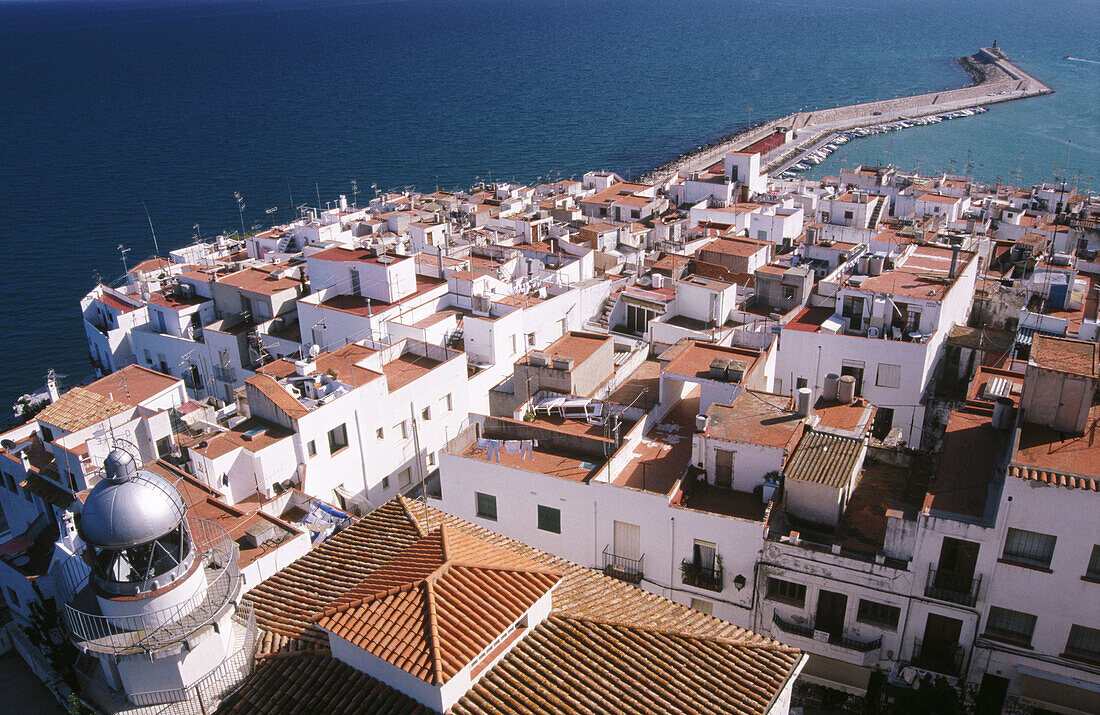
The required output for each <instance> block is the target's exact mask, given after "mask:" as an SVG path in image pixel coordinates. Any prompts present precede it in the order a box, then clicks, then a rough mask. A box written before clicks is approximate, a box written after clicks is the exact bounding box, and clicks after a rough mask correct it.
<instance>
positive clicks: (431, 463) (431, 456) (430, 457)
mask: <svg viewBox="0 0 1100 715" xmlns="http://www.w3.org/2000/svg"><path fill="white" fill-rule="evenodd" d="M428 466H429V467H434V466H435V452H428Z"/></svg>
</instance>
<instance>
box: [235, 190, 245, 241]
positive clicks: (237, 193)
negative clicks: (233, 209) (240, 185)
mask: <svg viewBox="0 0 1100 715" xmlns="http://www.w3.org/2000/svg"><path fill="white" fill-rule="evenodd" d="M233 198H235V199H237V213H239V214H240V216H241V234H242V235H243V234H244V197H243V196H241V192H240V191H234V192H233Z"/></svg>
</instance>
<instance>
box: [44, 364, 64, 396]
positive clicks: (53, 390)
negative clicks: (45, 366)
mask: <svg viewBox="0 0 1100 715" xmlns="http://www.w3.org/2000/svg"><path fill="white" fill-rule="evenodd" d="M46 392H47V394H49V396H50V403H51V404H52V403H54V402H57V401H58V400H59V399H60V398H61V393H60V392H58V390H57V373H55V372H54V371H53V370H52V369H51V370H50V371H49V372H47V373H46Z"/></svg>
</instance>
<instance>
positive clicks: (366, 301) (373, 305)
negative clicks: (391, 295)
mask: <svg viewBox="0 0 1100 715" xmlns="http://www.w3.org/2000/svg"><path fill="white" fill-rule="evenodd" d="M445 285H447V281H446V280H445V279H439V278H427V277H425V276H422V275H417V276H416V290H415V291H413V292H412V293H410V294H409V295H407V296H405V297H404V298H398V299H397V300H395V301H392V302H387V301H384V300H373V299H371V298H364V297H363V296H359V295H334V296H333V297H331V298H329V299H328V300H324V301H321V303H320V305H321V306H322V307H324V308H331V309H333V310H339V311H342V312H344V313H351V314H352V315H358V316H360V317H364V318H366V317H370V316H372V315H374V314H375V313H377V312H379V311H384V310H386V309H388V308H392V307H393V306H395V305H400V304H402V303H404V302H405V301H408V300H412V299H413V298H416V297H417V296H420V295H423V294H424V293H427V292H428V291H430V290H432V289H433V288H438V287H439V286H445Z"/></svg>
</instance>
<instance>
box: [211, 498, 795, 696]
mask: <svg viewBox="0 0 1100 715" xmlns="http://www.w3.org/2000/svg"><path fill="white" fill-rule="evenodd" d="M423 523H429V524H431V526H432V529H433V533H439V532H438V529H439V527H440V526H442V525H444V524H446V525H447V529H446V532H447V535H448V539H450V540H451V543H450V544H449V549H450V550H451V551H450V552H448V551H446V549H445V548H444V546H443V544H442V537H440V540H439V541H438V542H435V541H433V540H432V539H425V538H423V537H424V535H425V532H426V529H425V528H424V527H423V526H422V524H423ZM417 542H419V543H418V544H417ZM413 544H417V550H416V551H413V550H410V549H409V547H410V546H412V545H413ZM467 549H472V550H474V551H476V552H477V553H478V554H480V556H481V557H482V558H489V559H517V560H518V561H519V562H520V563H531V564H534V565H535V573H539V572H545V571H558V572H560V573H562V574H563V575H562V579H561V582H560V583H559V584H558V586H557V587H556V588H555V589H554V592H553V611H552V613H551V616H550V617H549V618H548V619H546V620H545V621H543V622H542V623H541V624H540V625H539V626H538V627H536V628H535V629H533V630H532V631H531V632H530V633H528V634H527V635H526V636H525V637H524V638H523V640H522V641H521V642H520V643H518V644H517V645H516V647H515V648H513V649H512V650H511V651H510V652H509V653H508V654H507V655H506V656H505V657H504V658H503V659H502V660H501V661H500V662H498V663H497V664H496V665H494V666H493V667H492V669H491V670H490V671H489V672H488V673H487V674H486V675H485V676H484V677H483V678H482V679H481V680H480V681H479V682H478V684H477V685H476V686H475V687H474V688H473V689H472V690H471V691H470V692H469V693H467V695H466V696H465V697H464V698H463V699H461V700H460V701H459V702H458V703H457V704H456V705H455V706H454V708H453V712H456V713H490V712H495V713H506V712H518V711H523V712H539V713H559V712H562V711H568V710H573V711H576V712H607V711H622V710H634V711H664V712H668V711H681V712H729V713H754V712H763V711H764V710H766V708H767V706H768V705H769V704H770V702H771V699H772V698H773V697H775V696H776V695H777V694H778V692H779V691H780V689H781V688H782V687H783V684H784V683H785V682H786V680H787V679H788V678H789V677H790V674H791V673H792V672H793V670H794V668H795V667H796V666H797V664H798V662H799V660H800V659H801V658H802V654H801V652H800V651H798V650H797V649H793V648H788V647H786V646H782V645H779V644H777V643H776V642H775V641H772V640H770V639H768V638H765V637H763V636H760V635H757V634H754V633H751V632H749V631H746V630H744V629H742V628H739V627H737V626H734V625H733V624H731V623H728V622H725V621H722V620H719V619H716V618H713V617H711V616H708V615H706V614H703V613H700V612H698V611H694V610H692V609H690V608H687V607H686V606H682V605H680V604H677V603H674V602H672V601H669V600H668V599H665V598H662V597H661V596H658V595H656V594H652V593H648V592H646V591H643V590H641V589H639V588H636V587H634V586H631V585H629V584H627V583H624V582H622V581H618V580H615V579H612V578H609V577H607V576H604V575H603V574H601V573H599V572H597V571H594V570H592V569H588V568H585V567H583V566H580V565H578V564H573V563H571V562H568V561H565V560H564V559H561V558H558V557H556V556H553V555H551V554H547V553H545V552H542V551H538V550H537V549H534V548H532V547H530V546H527V545H526V544H522V543H520V542H516V541H513V540H511V539H508V538H507V537H504V536H501V535H499V534H495V533H493V532H490V531H488V530H486V529H483V528H481V527H478V526H475V525H473V524H470V523H469V522H466V521H463V520H461V519H458V518H456V517H453V516H451V515H449V514H445V513H443V512H440V511H438V510H436V509H433V508H430V507H425V506H423V505H421V504H418V503H416V502H411V501H409V500H406V499H403V498H400V497H399V498H396V499H394V500H392V501H390V502H387V503H386V504H384V505H382V506H381V507H379V508H378V509H376V510H375V511H374V512H372V513H371V514H370V515H369V516H367V517H365V518H363V519H361V520H360V521H358V522H357V523H355V524H354V525H353V526H351V527H349V528H348V529H346V530H345V531H343V532H341V533H339V534H337V535H335V536H333V537H331V538H330V539H329V540H328V541H326V542H325V543H324V544H322V545H321V546H320V547H318V548H317V549H314V550H313V551H312V552H310V553H309V554H307V555H305V556H303V557H302V558H301V559H299V560H297V561H296V562H294V563H293V564H291V565H290V566H288V567H287V568H285V569H283V570H282V571H280V572H279V573H277V574H276V575H275V576H273V577H271V578H269V579H268V580H266V581H264V582H263V583H262V584H260V585H259V586H257V587H256V588H255V589H253V590H252V591H251V592H249V593H248V595H247V596H246V599H248V600H250V601H251V602H252V603H253V605H254V606H255V608H256V614H257V621H258V623H259V624H260V626H261V628H262V629H263V631H264V632H265V633H264V635H263V637H262V638H261V643H262V645H263V647H264V648H266V649H268V650H269V651H270V650H273V649H279V650H281V651H288V652H287V653H279V654H277V655H275V656H267V657H264V658H261V659H260V661H259V664H258V665H257V668H256V670H255V672H254V673H253V674H252V675H250V676H249V677H248V678H247V679H246V681H245V682H244V683H243V684H242V686H241V687H240V688H239V689H238V690H237V691H236V692H235V693H234V694H233V695H232V696H231V697H230V698H229V699H227V700H226V701H225V702H224V703H223V704H222V707H221V709H220V712H249V713H253V712H260V713H287V712H289V713H296V712H302V713H312V712H397V713H406V712H427V711H426V710H424V709H423V708H421V707H420V706H418V705H417V704H416V703H413V702H412V701H410V700H408V699H407V698H405V697H404V696H402V695H399V694H397V693H396V692H394V691H393V690H391V689H390V688H389V687H387V686H386V685H384V684H383V683H380V682H379V681H377V680H375V679H373V678H371V677H369V676H367V675H364V674H362V673H359V672H357V671H355V670H353V669H352V668H350V667H349V666H347V665H345V664H343V663H341V662H339V661H337V660H335V659H333V658H332V657H331V656H330V655H329V653H328V651H327V650H324V649H320V650H313V651H310V650H305V651H304V652H300V653H289V651H293V650H295V649H308V648H309V647H310V646H311V645H312V646H314V647H316V646H319V645H322V644H323V643H324V638H325V636H324V634H323V632H321V631H320V630H318V629H317V628H316V627H314V626H312V625H311V624H310V622H309V621H308V619H307V615H308V614H310V613H316V612H317V611H320V610H322V609H324V608H325V607H326V606H331V605H332V604H334V603H336V602H337V601H338V600H339V599H340V598H341V597H342V596H344V595H345V594H346V593H348V592H349V591H351V590H352V589H353V588H355V587H356V586H357V585H359V584H362V583H364V582H366V581H367V580H368V577H371V578H373V579H374V583H376V584H377V585H378V586H379V587H381V586H383V585H386V584H387V583H391V582H393V581H395V580H398V579H400V578H401V577H400V575H398V574H396V573H395V572H394V570H393V569H387V565H388V564H391V563H392V562H393V561H394V560H395V558H396V557H397V556H398V555H399V554H401V553H402V552H406V556H408V557H410V558H409V561H408V562H407V564H406V565H407V566H408V567H410V569H411V570H410V571H409V572H408V573H414V574H423V573H424V572H425V569H428V568H429V567H430V566H431V564H432V563H433V559H437V558H438V557H439V556H440V555H441V552H446V553H451V552H453V557H452V558H453V559H455V560H461V559H466V558H468V557H467V555H466V550H467ZM413 556H415V559H414V558H412V557H413ZM451 570H452V571H456V572H458V573H456V574H455V576H456V579H455V581H454V585H453V586H451V585H447V587H446V588H444V589H441V591H440V593H438V594H436V596H437V597H438V598H443V599H454V598H456V596H455V594H457V593H458V592H459V590H460V589H461V588H465V587H467V586H469V587H473V586H474V583H473V581H472V579H473V576H472V575H471V574H470V571H471V569H469V568H467V567H464V566H461V565H460V566H457V567H456V566H455V565H454V564H452V566H451ZM504 572H505V573H510V574H515V573H528V572H525V571H511V570H508V569H505V570H504ZM405 578H409V576H406V577H405ZM448 588H455V589H456V590H454V591H449V590H447V589H448ZM391 590H392V591H393V592H394V594H395V595H396V594H397V593H399V592H400V591H399V590H398V588H396V587H394V588H393V589H391ZM403 593H408V591H405V592H403ZM387 598H388V597H387ZM400 605H401V604H399V603H394V606H395V607H398V606H400ZM346 612H347V611H344V613H346ZM467 625H468V624H466V623H463V624H459V626H460V627H462V628H466V627H467ZM437 627H440V628H443V629H446V628H449V627H452V626H451V625H449V624H447V623H446V622H445V621H440V622H439V623H437ZM288 636H289V637H288ZM294 636H297V637H294ZM463 637H471V636H469V635H465V636H463ZM467 647H470V646H469V645H467ZM394 652H395V653H397V652H398V649H397V648H395V649H394ZM409 654H413V655H415V653H414V652H413V651H407V652H406V653H405V655H406V656H408V655H409Z"/></svg>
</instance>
